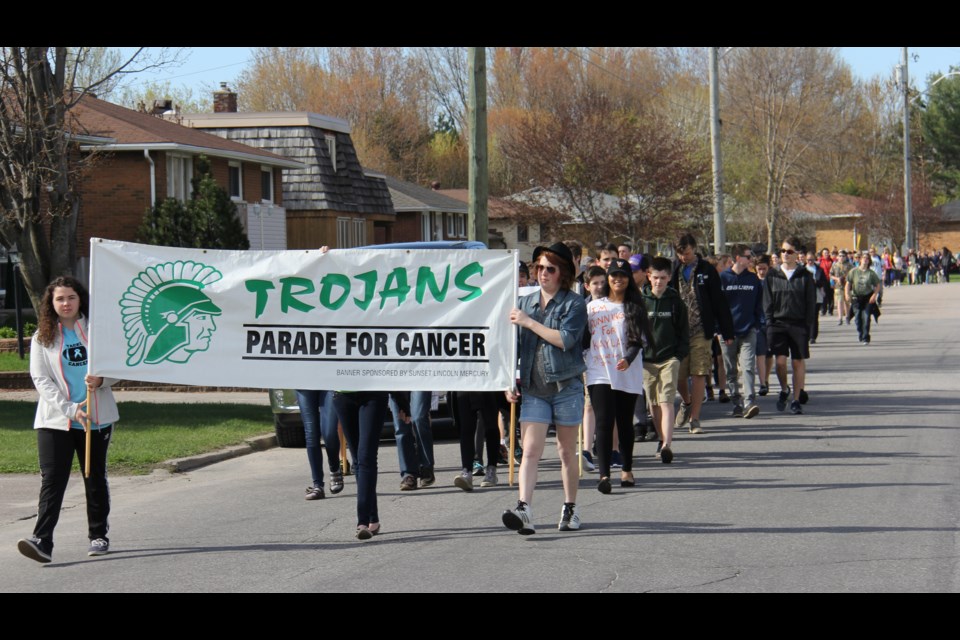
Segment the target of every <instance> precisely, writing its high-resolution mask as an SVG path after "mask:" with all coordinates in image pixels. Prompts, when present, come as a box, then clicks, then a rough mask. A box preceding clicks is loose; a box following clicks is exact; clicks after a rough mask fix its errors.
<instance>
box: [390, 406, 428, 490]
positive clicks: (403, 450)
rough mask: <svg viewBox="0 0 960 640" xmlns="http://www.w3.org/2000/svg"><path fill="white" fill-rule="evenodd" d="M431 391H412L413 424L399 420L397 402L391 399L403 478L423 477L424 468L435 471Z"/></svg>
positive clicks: (394, 430)
mask: <svg viewBox="0 0 960 640" xmlns="http://www.w3.org/2000/svg"><path fill="white" fill-rule="evenodd" d="M432 395H433V392H431V391H411V392H410V418H411V420H410V422H409V423H407V422H403V421H402V420H400V418H399V417H398V416H399V415H400V412H399V410H398V408H397V403H396V402H394V401H393V398H390V411H391V412H393V433H394V435H395V436H396V439H397V455H398V456H399V458H400V476H401V477H402V476H416V477H419V476H420V469H421V468H426V469H432V468H433V430H432V429H431V428H430V399H431V396H432Z"/></svg>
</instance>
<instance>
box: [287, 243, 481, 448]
mask: <svg viewBox="0 0 960 640" xmlns="http://www.w3.org/2000/svg"><path fill="white" fill-rule="evenodd" d="M359 248H360V249H370V250H374V251H375V250H378V249H445V250H448V251H451V250H453V251H457V250H463V249H486V248H487V247H486V245H485V244H483V243H482V242H475V241H470V240H468V241H457V242H453V241H446V240H440V241H434V242H396V243H393V244H378V245H371V246H366V247H359ZM269 393H270V408H271V409H272V410H273V423H274V430H275V431H276V433H277V444H278V445H280V446H281V447H306V446H307V442H306V435H305V433H304V430H303V421H302V420H301V419H300V406H299V405H298V404H297V394H296V391H295V390H293V389H271V390H270V391H269ZM433 406H434V407H435V408H433V409H431V411H430V424H431V427H432V428H433V434H434V438H435V439H437V440H441V439H444V438H456V437H457V429H456V424H455V423H454V420H453V412H452V411H451V410H450V407H449V405H448V403H447V394H446V393H445V392H439V393H438V392H434V405H433ZM380 437H381V439H392V438H393V416H392V415H390V414H389V413H388V417H387V421H386V422H384V425H383V432H382V433H381V436H380Z"/></svg>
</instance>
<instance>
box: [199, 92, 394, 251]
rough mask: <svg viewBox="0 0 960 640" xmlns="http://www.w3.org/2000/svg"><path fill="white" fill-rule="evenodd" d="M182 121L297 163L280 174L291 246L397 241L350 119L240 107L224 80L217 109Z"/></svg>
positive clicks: (382, 188) (388, 205) (378, 181)
mask: <svg viewBox="0 0 960 640" xmlns="http://www.w3.org/2000/svg"><path fill="white" fill-rule="evenodd" d="M183 123H184V124H185V125H187V126H189V127H193V128H195V129H200V130H203V131H204V132H207V133H208V134H212V135H215V136H219V137H221V138H224V139H226V140H230V141H232V142H233V143H234V144H237V143H243V144H244V145H249V146H251V147H255V148H257V149H260V150H263V151H267V152H270V153H271V154H277V155H279V156H283V157H285V158H289V159H290V160H295V161H296V162H297V163H298V168H297V169H292V170H288V171H286V172H284V174H283V184H282V191H283V203H284V207H285V208H286V212H287V216H286V225H287V246H288V248H290V249H310V248H316V247H319V246H323V245H327V246H329V247H331V248H348V247H357V246H362V245H366V244H382V243H385V242H394V241H396V238H395V237H394V235H393V227H394V221H395V220H396V213H395V212H394V208H393V204H392V202H391V199H390V192H389V191H388V189H387V185H386V183H385V182H384V180H383V178H382V177H379V176H375V175H367V174H366V173H365V172H364V170H363V167H361V166H360V161H359V160H358V159H357V152H356V149H354V146H353V140H352V139H351V137H350V124H349V123H348V122H347V121H345V120H341V119H340V118H332V117H329V116H323V115H320V114H317V113H309V112H305V111H304V112H285V111H269V112H240V113H238V112H237V94H236V93H235V92H233V91H231V90H230V89H229V88H227V87H226V86H225V85H221V89H220V90H219V91H216V92H214V113H201V114H188V115H185V116H184V117H183ZM205 135H206V134H205Z"/></svg>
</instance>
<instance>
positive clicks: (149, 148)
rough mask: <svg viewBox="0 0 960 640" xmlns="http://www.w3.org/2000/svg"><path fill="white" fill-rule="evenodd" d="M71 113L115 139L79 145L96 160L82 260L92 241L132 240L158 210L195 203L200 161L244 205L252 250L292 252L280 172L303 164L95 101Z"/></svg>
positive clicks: (83, 215) (89, 179) (82, 229)
mask: <svg viewBox="0 0 960 640" xmlns="http://www.w3.org/2000/svg"><path fill="white" fill-rule="evenodd" d="M71 113H72V114H73V115H74V117H75V118H76V122H77V124H78V126H79V128H81V130H82V131H83V132H84V133H86V134H90V135H96V136H101V137H105V138H110V139H112V141H111V142H107V143H106V144H91V145H83V144H81V146H80V150H81V152H92V153H95V154H96V155H95V157H94V160H93V163H92V164H91V165H90V166H89V167H88V169H87V170H86V171H85V173H84V176H83V178H82V180H83V181H82V185H81V188H80V192H81V198H82V204H81V208H80V216H79V223H78V229H77V242H78V247H77V249H78V256H80V257H81V258H83V257H86V256H88V254H89V240H90V238H91V237H100V238H111V239H115V240H128V241H133V240H134V239H135V236H136V231H137V228H138V227H139V226H140V224H141V222H142V221H143V217H144V213H145V212H146V210H147V209H148V208H150V207H151V206H152V205H153V204H155V203H156V202H158V201H160V200H163V199H164V198H168V197H170V198H178V199H180V200H186V199H188V198H189V197H190V194H191V189H192V186H191V184H190V180H191V179H192V178H193V177H194V163H195V160H196V158H198V157H199V156H201V155H204V156H206V157H207V158H208V159H209V161H210V164H211V170H212V173H213V176H214V178H215V179H216V181H217V183H218V184H220V185H221V186H223V187H224V188H225V189H227V191H228V193H229V194H230V196H231V199H232V200H233V201H234V202H235V203H236V204H237V208H238V211H239V213H240V218H241V221H242V222H243V224H244V228H245V230H246V231H247V235H248V237H249V238H250V246H251V247H252V248H261V247H262V248H266V249H283V248H286V238H285V226H286V225H285V222H284V216H285V212H284V209H283V206H282V204H283V198H282V190H281V188H280V185H281V172H282V170H284V169H295V168H299V167H300V166H301V165H300V163H298V162H293V161H291V160H288V159H286V158H283V157H281V156H277V155H275V154H272V153H269V152H266V151H262V150H260V149H256V148H252V147H248V146H246V145H243V144H240V143H237V142H231V141H229V140H224V139H222V138H219V137H217V136H214V135H210V134H208V133H204V132H202V131H196V130H194V129H191V128H189V127H184V126H182V125H179V124H176V123H175V122H169V121H167V120H164V119H162V118H159V117H156V116H153V115H150V114H147V113H142V112H139V111H134V110H131V109H127V108H125V107H121V106H119V105H116V104H111V103H109V102H105V101H103V100H99V99H97V98H94V97H92V96H89V95H88V96H85V97H84V98H83V99H82V100H81V101H80V102H79V103H78V104H77V106H76V107H74V109H73V110H72V112H71Z"/></svg>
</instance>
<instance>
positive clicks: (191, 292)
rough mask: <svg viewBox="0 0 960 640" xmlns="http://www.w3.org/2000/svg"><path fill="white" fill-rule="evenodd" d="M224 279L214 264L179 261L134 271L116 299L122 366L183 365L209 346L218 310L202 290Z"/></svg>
mask: <svg viewBox="0 0 960 640" xmlns="http://www.w3.org/2000/svg"><path fill="white" fill-rule="evenodd" d="M222 277H223V274H221V273H220V272H219V271H217V270H216V269H214V268H213V267H210V266H207V265H205V264H200V263H199V262H193V261H183V260H178V261H176V262H165V263H163V264H158V265H156V266H153V267H149V268H147V269H146V270H144V271H141V272H140V273H139V274H137V277H136V278H134V279H133V282H131V283H130V286H129V287H128V288H127V290H126V292H124V294H123V297H121V298H120V313H121V316H122V318H123V331H124V335H125V336H126V338H127V365H128V366H131V367H132V366H136V365H138V364H140V363H141V362H146V363H147V364H158V363H160V362H163V361H165V360H166V361H169V362H177V363H184V362H186V361H187V360H189V359H190V356H192V355H193V354H194V353H196V352H197V351H206V350H207V349H209V348H210V339H211V338H212V337H213V332H214V331H216V330H217V325H216V323H215V322H214V317H215V316H219V315H220V314H221V313H223V311H221V309H220V307H218V306H217V305H216V304H214V303H213V301H212V300H211V299H210V298H209V297H208V296H207V294H206V293H204V291H203V290H204V288H205V287H206V286H207V285H209V284H211V283H213V282H216V281H217V280H220V279H221V278H222Z"/></svg>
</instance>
